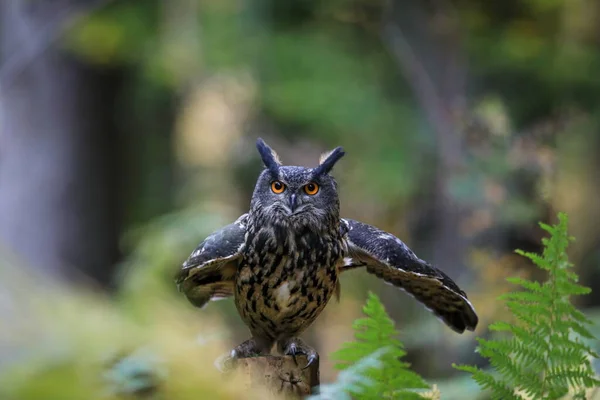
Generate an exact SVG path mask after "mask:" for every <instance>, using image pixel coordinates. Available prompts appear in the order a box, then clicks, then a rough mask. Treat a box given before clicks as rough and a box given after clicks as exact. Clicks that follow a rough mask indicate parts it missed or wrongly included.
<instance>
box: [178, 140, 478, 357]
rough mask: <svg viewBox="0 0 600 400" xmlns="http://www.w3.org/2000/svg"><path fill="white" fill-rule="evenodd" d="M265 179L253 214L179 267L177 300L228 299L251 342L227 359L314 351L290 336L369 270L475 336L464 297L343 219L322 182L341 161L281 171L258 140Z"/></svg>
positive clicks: (381, 237)
mask: <svg viewBox="0 0 600 400" xmlns="http://www.w3.org/2000/svg"><path fill="white" fill-rule="evenodd" d="M257 147H258V150H259V153H260V154H261V157H262V159H263V162H264V164H265V167H266V168H265V170H264V171H263V172H262V173H261V175H260V176H259V178H258V181H257V183H256V187H255V190H254V194H253V196H252V201H251V204H250V210H249V212H248V213H247V214H244V215H242V216H241V217H240V218H239V219H238V220H237V221H235V222H234V223H232V224H230V225H227V226H226V227H224V228H222V229H221V230H219V231H217V232H215V233H213V234H212V235H210V236H209V237H207V238H206V239H205V240H204V241H203V242H202V243H201V244H200V245H199V246H198V248H197V249H196V250H195V251H194V252H193V253H192V254H191V255H190V257H189V258H188V260H187V261H186V262H185V263H184V264H183V268H182V269H181V270H180V272H179V274H178V276H177V283H178V286H179V288H180V290H181V291H182V292H183V293H185V295H186V296H187V297H188V299H189V300H190V301H191V302H192V303H193V304H194V305H196V306H198V307H203V306H204V305H205V304H206V303H207V302H208V301H210V300H215V299H218V298H223V297H229V296H233V297H234V301H235V305H236V307H237V310H238V312H239V314H240V316H241V318H242V320H243V321H244V322H245V324H246V325H247V326H248V328H249V329H250V333H251V334H252V338H251V339H249V340H247V341H245V342H244V343H242V344H240V345H239V346H237V347H236V348H235V349H234V350H233V351H232V354H231V356H232V357H233V358H236V357H247V356H250V355H254V354H261V353H268V352H270V351H271V349H272V347H273V346H274V345H276V346H277V349H278V350H279V351H280V352H282V353H284V354H292V355H294V354H298V353H302V354H306V355H307V356H308V359H309V363H310V362H313V361H314V360H315V359H316V358H317V353H316V351H315V350H314V349H312V348H310V347H309V346H307V345H306V344H305V343H304V342H302V341H301V340H300V339H299V338H298V337H297V336H298V335H299V334H300V333H302V331H304V330H305V329H306V328H307V327H308V326H310V325H311V324H312V323H313V322H314V320H315V319H316V318H317V317H318V316H319V314H320V313H321V311H322V310H323V308H324V307H325V306H326V305H327V303H328V302H329V300H330V299H331V297H332V296H333V295H339V274H340V273H341V272H343V271H347V270H350V269H353V268H356V267H366V270H367V271H368V272H369V273H372V274H374V275H376V276H378V277H380V278H382V279H384V280H385V281H386V282H388V283H390V284H392V285H394V286H397V287H400V288H402V289H404V290H405V291H406V292H407V293H409V294H411V295H412V296H414V297H415V298H416V299H417V300H418V301H420V302H422V303H423V304H424V305H425V306H426V307H427V308H429V309H430V310H431V311H433V312H434V313H435V314H436V315H437V316H438V317H439V318H440V319H441V320H442V321H444V322H445V323H446V324H447V325H448V326H450V327H451V328H452V329H453V330H455V331H457V332H459V333H462V332H463V331H464V330H465V329H466V330H473V329H475V327H476V325H477V315H476V313H475V310H474V309H473V306H472V305H471V303H470V302H469V301H468V300H467V296H466V294H465V293H464V292H463V291H462V290H461V289H460V288H459V287H458V286H457V285H456V284H455V283H454V282H453V281H452V280H451V279H450V278H449V277H448V276H447V275H445V274H444V273H443V272H442V271H441V270H439V269H437V268H435V267H432V266H431V265H429V264H427V263H426V262H425V261H423V260H421V259H419V258H418V257H417V256H416V255H415V254H414V253H413V252H412V251H411V250H410V249H409V248H408V247H407V246H406V245H405V244H404V243H403V242H402V241H400V239H398V238H396V237H395V236H393V235H391V234H389V233H387V232H384V231H381V230H379V229H377V228H375V227H372V226H370V225H367V224H363V223H361V222H358V221H354V220H349V219H341V218H340V216H339V198H338V194H337V184H336V182H335V180H334V179H333V177H331V176H330V175H329V172H330V171H331V169H332V168H333V165H334V164H335V163H336V162H337V161H338V160H339V159H340V158H341V157H342V156H343V155H344V153H343V151H342V150H341V148H339V147H338V148H336V149H334V150H333V151H331V152H329V153H327V154H325V155H324V156H323V157H322V158H321V160H320V164H319V166H317V167H316V168H314V169H311V168H304V167H292V166H283V165H281V162H280V161H279V158H278V157H277V155H276V153H275V152H274V151H273V150H272V149H271V148H269V147H268V146H267V145H266V144H265V143H264V142H263V141H262V140H260V139H259V141H258V142H257Z"/></svg>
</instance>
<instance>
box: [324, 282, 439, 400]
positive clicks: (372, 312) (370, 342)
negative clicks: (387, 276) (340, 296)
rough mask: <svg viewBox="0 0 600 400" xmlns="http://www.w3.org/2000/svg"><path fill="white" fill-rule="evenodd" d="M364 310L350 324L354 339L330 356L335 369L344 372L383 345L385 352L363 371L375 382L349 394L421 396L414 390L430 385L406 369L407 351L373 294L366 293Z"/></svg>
mask: <svg viewBox="0 0 600 400" xmlns="http://www.w3.org/2000/svg"><path fill="white" fill-rule="evenodd" d="M363 312H364V313H365V315H366V318H360V319H357V320H356V321H355V322H354V324H353V328H354V337H355V341H353V342H350V343H344V345H343V346H342V348H341V349H340V350H338V351H336V352H334V353H333V354H332V355H331V357H332V358H333V359H334V360H336V361H337V363H336V365H335V367H336V369H340V370H342V371H346V370H348V369H349V368H352V367H353V366H355V365H356V363H358V362H360V360H361V359H364V358H365V357H369V356H370V355H372V354H374V353H376V352H378V351H380V350H381V349H382V348H385V349H388V351H386V352H385V353H384V354H383V355H382V356H381V358H380V361H381V367H379V368H369V369H368V370H366V371H365V372H364V376H365V377H368V378H369V382H374V383H373V384H370V385H368V387H362V386H361V390H360V391H355V390H350V393H351V394H352V395H353V396H354V398H357V399H377V400H379V399H381V398H384V399H421V398H422V397H421V396H420V394H419V393H418V392H416V389H428V388H429V385H428V384H427V383H426V382H425V381H424V380H423V378H422V377H421V376H419V375H418V374H416V373H414V372H413V371H411V370H410V369H409V367H410V365H409V364H408V363H406V362H403V361H401V358H402V357H404V356H405V355H406V352H405V351H404V347H403V345H402V343H401V342H400V341H399V340H398V339H396V337H397V336H398V332H397V330H396V328H395V324H394V321H393V320H392V319H391V318H390V317H389V316H388V314H387V312H386V311H385V307H384V306H383V304H382V303H381V301H380V300H379V298H378V297H377V296H376V295H375V294H373V293H369V297H368V299H367V302H366V304H365V306H364V307H363Z"/></svg>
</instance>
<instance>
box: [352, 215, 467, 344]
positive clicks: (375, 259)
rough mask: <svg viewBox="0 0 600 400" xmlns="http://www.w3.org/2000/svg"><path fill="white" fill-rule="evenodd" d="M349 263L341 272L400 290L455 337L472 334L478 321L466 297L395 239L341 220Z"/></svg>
mask: <svg viewBox="0 0 600 400" xmlns="http://www.w3.org/2000/svg"><path fill="white" fill-rule="evenodd" d="M342 230H343V231H345V238H346V242H347V244H348V252H349V256H350V260H348V261H347V262H346V264H345V266H344V267H343V268H342V271H345V270H348V269H352V268H356V267H361V266H365V267H366V269H367V271H368V272H369V273H371V274H374V275H376V276H377V277H379V278H381V279H383V280H384V281H386V282H387V283H389V284H392V285H394V286H396V287H399V288H401V289H403V290H404V291H406V292H407V293H408V294H410V295H412V296H413V297H414V298H415V299H417V300H418V301H420V302H421V303H423V305H424V306H425V307H426V308H427V309H429V310H430V311H432V312H433V313H434V314H435V315H437V316H438V317H439V318H440V319H441V320H442V321H443V322H444V323H446V324H447V325H448V326H449V327H450V328H452V329H453V330H454V331H456V332H458V333H463V332H464V331H465V329H467V330H470V331H473V330H474V329H475V327H476V326H477V322H478V317H477V314H476V313H475V309H474V308H473V305H472V304H471V302H470V301H469V300H468V299H467V295H466V293H465V292H464V291H462V290H461V289H460V288H459V287H458V285H457V284H456V283H454V281H453V280H452V279H450V277H448V275H446V274H445V273H444V272H443V271H441V270H439V269H438V268H435V267H433V266H431V265H430V264H428V263H426V262H425V261H423V260H421V259H420V258H419V257H417V256H416V255H415V253H414V252H413V251H412V250H411V249H409V248H408V246H406V244H404V243H403V242H402V241H401V240H400V239H398V238H397V237H395V236H394V235H392V234H390V233H387V232H384V231H382V230H380V229H377V228H375V227H373V226H371V225H367V224H364V223H362V222H358V221H354V220H351V219H342Z"/></svg>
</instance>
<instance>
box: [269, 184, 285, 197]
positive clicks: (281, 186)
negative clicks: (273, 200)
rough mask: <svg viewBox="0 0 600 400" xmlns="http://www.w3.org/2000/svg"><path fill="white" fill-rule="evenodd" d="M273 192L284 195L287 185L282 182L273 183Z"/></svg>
mask: <svg viewBox="0 0 600 400" xmlns="http://www.w3.org/2000/svg"><path fill="white" fill-rule="evenodd" d="M271 190H272V191H273V193H277V194H280V193H283V191H284V190H285V185H284V184H283V183H281V182H280V181H273V182H271Z"/></svg>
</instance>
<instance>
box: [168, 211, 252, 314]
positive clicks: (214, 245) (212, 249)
mask: <svg viewBox="0 0 600 400" xmlns="http://www.w3.org/2000/svg"><path fill="white" fill-rule="evenodd" d="M247 218H248V214H244V215H242V216H241V217H239V218H238V219H237V220H236V221H235V222H233V223H231V224H229V225H227V226H225V227H223V228H221V229H219V230H218V231H216V232H213V233H212V234H210V235H209V236H208V237H207V238H206V239H204V241H203V242H202V243H200V244H199V245H198V247H197V248H196V249H195V250H194V251H193V252H192V254H191V255H190V256H189V258H188V259H187V260H186V261H185V262H184V263H183V265H182V267H181V270H180V271H179V272H178V273H177V275H176V277H175V281H176V283H177V287H178V288H179V291H180V292H183V293H184V294H185V296H186V297H187V298H188V300H189V301H190V302H191V303H192V304H193V305H195V306H196V307H203V306H205V305H206V303H208V302H209V301H210V300H219V299H222V298H225V297H229V296H233V289H234V281H233V280H234V277H235V273H236V271H237V268H238V264H239V261H240V260H241V258H242V250H243V249H244V242H245V236H246V222H247Z"/></svg>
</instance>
